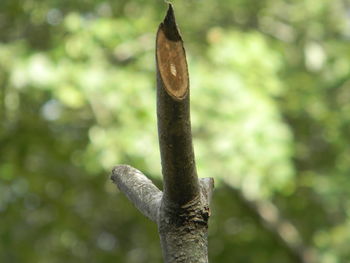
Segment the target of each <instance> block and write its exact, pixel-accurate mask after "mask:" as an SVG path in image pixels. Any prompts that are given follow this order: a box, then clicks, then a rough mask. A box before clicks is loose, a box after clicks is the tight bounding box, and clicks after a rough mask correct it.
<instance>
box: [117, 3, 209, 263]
mask: <svg viewBox="0 0 350 263" xmlns="http://www.w3.org/2000/svg"><path fill="white" fill-rule="evenodd" d="M156 65H157V117H158V137H159V146H160V153H161V162H162V174H163V183H164V191H163V192H161V191H160V190H159V189H158V188H157V187H156V186H155V185H154V184H153V183H152V182H151V181H150V180H149V179H148V178H147V177H146V176H145V175H143V174H142V173H141V172H140V171H138V170H137V169H135V168H132V167H130V166H128V165H119V166H117V167H115V168H114V169H113V175H112V180H113V181H114V182H115V183H116V184H117V186H118V187H119V189H120V190H121V191H122V192H124V194H126V196H127V197H128V198H129V200H130V201H131V202H133V203H134V205H135V206H136V207H137V208H138V209H139V210H140V211H141V212H142V213H143V214H144V215H145V216H147V217H148V218H150V219H151V220H153V221H154V222H156V223H157V225H158V231H159V235H160V241H161V246H162V250H163V257H164V261H165V262H167V263H170V262H171V263H173V262H196V263H198V262H199V263H202V262H203V263H204V262H208V241H207V233H208V219H209V215H210V211H209V202H210V199H211V193H212V189H213V187H214V181H213V179H212V178H204V179H200V180H198V176H197V171H196V165H195V158H194V152H193V146H192V134H191V122H190V91H189V77H188V70H187V62H186V54H185V50H184V48H183V42H182V39H181V36H180V33H179V31H178V28H177V25H176V22H175V16H174V11H173V8H172V6H171V5H170V4H169V9H168V12H167V14H166V16H165V19H164V21H163V23H161V24H160V26H159V28H158V32H157V39H156Z"/></svg>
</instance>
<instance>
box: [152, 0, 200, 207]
mask: <svg viewBox="0 0 350 263" xmlns="http://www.w3.org/2000/svg"><path fill="white" fill-rule="evenodd" d="M156 62H157V117H158V136H159V147H160V153H161V160H162V173H163V179H164V194H165V197H166V198H167V199H168V200H169V201H171V202H174V203H176V204H179V205H182V204H185V203H186V202H188V201H191V200H192V199H194V198H195V197H196V196H198V194H199V184H198V177H197V171H196V165H195V160H194V152H193V146H192V134H191V121H190V96H189V95H190V91H189V81H188V71H187V63H186V54H185V50H184V48H183V42H182V39H181V36H180V33H179V31H178V29H177V26H176V23H175V17H174V11H173V8H172V6H171V5H169V9H168V12H167V15H166V17H165V19H164V21H163V23H161V24H160V26H159V29H158V32H157V40H156ZM172 67H174V69H172ZM175 71H176V74H173V72H175Z"/></svg>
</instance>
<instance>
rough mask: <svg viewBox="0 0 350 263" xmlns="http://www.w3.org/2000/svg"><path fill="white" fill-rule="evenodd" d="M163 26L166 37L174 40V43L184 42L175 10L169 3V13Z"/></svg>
mask: <svg viewBox="0 0 350 263" xmlns="http://www.w3.org/2000/svg"><path fill="white" fill-rule="evenodd" d="M161 26H162V28H163V30H164V33H165V35H166V37H167V38H168V39H169V40H172V41H179V40H182V39H181V35H180V33H179V29H178V28H177V25H176V20H175V14H174V8H173V5H172V4H171V3H169V6H168V11H167V13H166V16H165V18H164V21H163V23H162V25H161Z"/></svg>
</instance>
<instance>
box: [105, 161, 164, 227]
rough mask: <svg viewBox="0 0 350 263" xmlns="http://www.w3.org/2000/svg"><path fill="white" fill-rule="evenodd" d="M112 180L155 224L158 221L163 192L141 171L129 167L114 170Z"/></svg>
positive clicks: (120, 166)
mask: <svg viewBox="0 0 350 263" xmlns="http://www.w3.org/2000/svg"><path fill="white" fill-rule="evenodd" d="M112 173H113V174H112V176H111V179H112V181H113V182H114V183H115V184H116V185H117V186H118V188H119V190H120V191H121V192H123V193H124V194H125V195H126V196H127V197H128V199H129V200H130V201H131V202H132V203H133V204H134V205H135V206H136V207H137V209H138V210H140V211H141V213H142V214H144V215H145V216H147V217H148V218H149V219H151V220H152V221H154V222H157V220H158V210H159V207H160V202H161V199H162V192H161V191H160V190H159V189H158V188H157V187H156V186H155V185H154V184H153V183H152V181H151V180H150V179H148V178H147V177H146V176H145V175H144V174H143V173H141V172H140V171H139V170H137V169H135V168H133V167H131V166H129V165H118V166H116V167H114V168H113V171H112Z"/></svg>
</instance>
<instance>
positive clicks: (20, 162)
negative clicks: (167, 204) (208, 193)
mask: <svg viewBox="0 0 350 263" xmlns="http://www.w3.org/2000/svg"><path fill="white" fill-rule="evenodd" d="M174 4H175V10H176V14H177V18H178V24H179V26H180V29H181V31H182V35H183V38H184V40H185V45H186V50H187V56H188V63H189V70H190V81H191V103H192V104H191V108H192V125H193V136H194V147H195V153H196V160H197V166H198V171H199V175H200V176H201V177H209V176H210V177H215V180H216V192H215V195H214V200H213V213H212V214H213V215H212V217H211V220H210V228H209V232H210V236H209V243H210V245H209V247H210V249H209V254H210V260H211V261H212V262H254V263H255V262H256V263H264V262H270V263H271V262H286V263H288V262H297V261H296V259H295V258H294V257H293V255H292V254H293V253H292V252H291V251H290V249H289V248H288V247H286V246H285V245H283V242H281V241H280V240H279V239H278V238H276V235H275V234H274V233H273V231H270V230H269V229H268V228H267V227H266V225H264V223H262V222H261V220H258V216H257V213H255V212H254V211H253V212H252V210H251V208H249V207H248V206H247V204H246V203H245V202H242V201H241V200H240V198H238V197H237V191H238V192H239V193H241V195H242V196H243V197H244V198H245V199H246V200H248V201H249V202H253V203H254V202H256V203H261V202H265V203H266V202H267V203H270V204H271V205H272V204H273V205H272V206H273V207H274V209H277V210H278V211H279V213H280V214H281V215H282V216H283V217H284V218H287V219H288V220H289V222H291V224H293V228H286V229H287V230H286V231H284V232H283V231H282V236H283V235H285V236H286V237H288V235H290V233H292V232H293V231H297V233H298V236H299V239H300V240H299V241H298V242H299V243H300V244H302V245H303V246H304V247H308V248H310V251H312V258H314V260H315V261H316V262H320V263H336V262H348V261H350V251H349V249H348V247H347V245H348V243H349V241H350V219H349V216H350V201H349V200H350V199H349V197H350V181H349V175H350V174H349V171H350V148H349V146H348V145H349V143H350V45H349V41H350V16H349V13H350V2H349V1H347V0H342V1H341V0H307V1H282V0H261V1H253V0H244V1H242V0H227V1H214V0H187V1H180V0H179V1H177V2H175V3H174ZM165 10H166V5H165V4H163V3H162V1H148V2H146V1H141V0H129V1H126V0H118V1H103V0H84V1H67V0H60V1H58V0H44V1H34V0H1V2H0V118H1V124H0V125H1V126H0V128H1V129H0V262H5V263H7V262H9V263H10V262H11V263H17V262H26V263H27V262H28V263H30V262H33V263H34V262H35V263H40V262H45V263H46V262H53V263H54V262H130V263H133V262H135V263H142V262H161V251H160V247H159V241H158V236H157V229H156V226H155V225H154V224H153V223H151V222H149V221H148V220H147V219H146V218H144V217H143V216H142V215H140V214H139V212H138V211H136V209H135V208H134V207H132V205H131V204H130V203H129V202H128V201H127V200H126V198H125V197H124V196H123V195H122V194H121V193H120V192H118V191H117V190H116V189H115V187H114V186H113V185H112V183H111V182H110V181H109V180H108V174H109V172H110V170H111V168H112V167H113V165H116V164H119V163H127V164H130V165H133V166H135V167H137V168H138V169H140V170H141V171H143V172H144V173H145V174H147V175H148V176H150V177H151V178H152V179H153V180H154V181H155V182H156V183H157V184H158V185H160V186H161V168H160V161H159V151H158V144H157V127H156V114H155V68H154V67H155V65H154V64H155V63H154V42H155V40H154V38H155V32H156V30H157V26H158V24H159V23H160V21H161V20H162V17H163V15H164V13H165ZM266 211H270V210H266ZM288 229H289V230H288ZM290 229H295V230H293V231H292V230H290ZM293 233H294V232H293ZM287 239H288V238H287Z"/></svg>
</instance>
